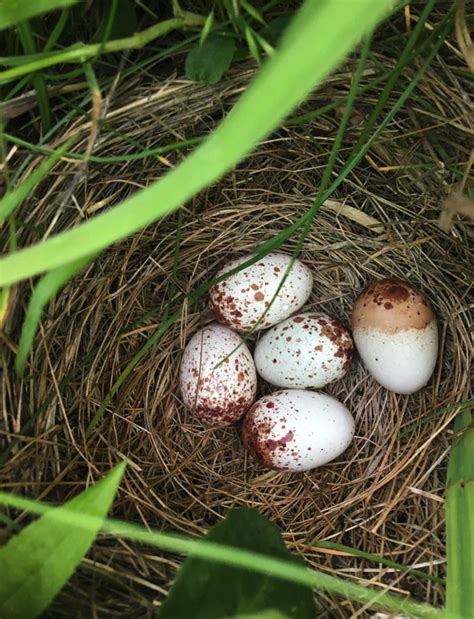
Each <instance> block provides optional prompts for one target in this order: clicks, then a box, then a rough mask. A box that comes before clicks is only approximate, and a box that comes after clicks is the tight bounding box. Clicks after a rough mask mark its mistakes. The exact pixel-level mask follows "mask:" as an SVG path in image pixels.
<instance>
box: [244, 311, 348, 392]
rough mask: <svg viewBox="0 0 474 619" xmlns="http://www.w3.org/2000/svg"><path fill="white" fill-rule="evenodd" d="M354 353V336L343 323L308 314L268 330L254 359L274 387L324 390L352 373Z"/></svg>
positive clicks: (257, 347) (257, 348) (259, 372)
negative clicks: (328, 385)
mask: <svg viewBox="0 0 474 619" xmlns="http://www.w3.org/2000/svg"><path fill="white" fill-rule="evenodd" d="M353 354H354V345H353V342H352V338H351V334H350V333H349V330H348V329H346V327H345V326H344V325H343V324H342V323H341V322H340V321H339V320H337V319H336V318H333V317H332V316H328V315H327V314H321V313H317V312H306V313H304V314H297V315H296V316H292V317H291V318H288V319H287V320H284V321H283V322H280V323H279V324H278V325H276V326H274V327H272V328H271V329H270V330H269V331H267V332H266V333H265V334H264V335H263V337H262V338H261V339H260V340H259V342H258V344H257V346H256V348H255V354H254V359H255V366H256V368H257V373H258V374H260V376H261V377H262V378H264V379H265V380H267V381H268V382H269V383H271V384H272V385H275V386H277V387H291V388H307V387H312V388H321V387H324V386H325V385H327V384H329V383H331V382H333V381H335V380H338V379H340V378H342V377H343V376H344V375H345V374H346V373H347V372H348V371H349V369H350V367H351V363H352V357H353Z"/></svg>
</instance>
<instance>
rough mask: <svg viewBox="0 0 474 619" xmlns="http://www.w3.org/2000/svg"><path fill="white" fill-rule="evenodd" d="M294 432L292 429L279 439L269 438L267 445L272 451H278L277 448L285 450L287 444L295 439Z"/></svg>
mask: <svg viewBox="0 0 474 619" xmlns="http://www.w3.org/2000/svg"><path fill="white" fill-rule="evenodd" d="M293 436H294V435H293V432H292V431H291V430H290V431H289V432H287V433H286V434H285V436H282V437H281V438H279V439H277V440H273V439H271V438H269V439H267V441H266V443H267V447H268V449H270V451H276V450H277V449H278V450H280V451H284V450H285V449H286V444H287V443H289V442H290V441H292V440H293Z"/></svg>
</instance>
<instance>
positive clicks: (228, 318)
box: [209, 252, 313, 331]
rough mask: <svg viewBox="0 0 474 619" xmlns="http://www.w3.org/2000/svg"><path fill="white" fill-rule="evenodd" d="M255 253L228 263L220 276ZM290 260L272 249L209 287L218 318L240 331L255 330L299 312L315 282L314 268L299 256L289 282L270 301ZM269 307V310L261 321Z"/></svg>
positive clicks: (212, 307) (213, 308)
mask: <svg viewBox="0 0 474 619" xmlns="http://www.w3.org/2000/svg"><path fill="white" fill-rule="evenodd" d="M251 257H252V256H250V255H249V256H243V257H241V258H238V259H237V260H233V261H232V262H229V263H227V264H226V265H225V266H224V268H223V269H221V270H220V271H219V272H218V273H217V274H216V277H220V276H221V275H223V274H224V273H227V272H229V271H231V270H232V269H234V268H236V267H238V266H239V265H241V264H242V263H244V262H246V261H247V260H249V259H250V258H251ZM290 261H291V256H287V255H286V254H282V253H279V252H274V253H270V254H268V255H267V256H264V257H263V258H261V259H260V260H258V261H257V262H256V263H254V264H253V265H251V266H249V267H246V268H244V269H243V270H242V271H239V272H237V273H235V274H234V275H231V276H230V277H228V278H227V279H225V280H223V281H222V282H220V283H219V284H215V285H214V286H213V287H212V288H211V289H210V291H209V305H210V307H211V309H212V311H213V312H214V315H215V317H216V319H217V320H218V321H219V322H220V323H222V324H224V325H226V326H228V327H230V328H232V329H236V330H237V331H251V330H252V329H255V330H258V329H266V328H268V327H271V326H272V325H274V324H276V323H278V322H280V321H282V320H284V319H285V318H288V316H291V314H293V313H294V312H297V311H298V310H299V309H300V308H301V307H302V306H303V305H304V304H305V303H306V301H307V300H308V298H309V295H310V294H311V288H312V285H313V277H312V275H311V271H310V270H309V269H308V267H307V266H305V265H304V264H303V263H302V262H300V261H299V260H295V262H294V263H293V265H292V267H291V270H290V271H289V273H288V276H287V278H286V280H285V283H284V284H283V286H282V288H281V290H280V291H279V292H278V295H277V296H276V298H275V299H274V301H273V303H272V304H271V305H270V303H271V301H272V299H273V297H274V296H275V294H276V292H277V290H278V287H279V285H280V284H281V282H282V280H283V277H284V275H285V272H286V270H287V269H288V267H289V265H290ZM269 306H270V307H269ZM267 308H269V309H268V312H267V313H266V314H265V316H264V317H263V319H262V320H261V321H260V322H258V321H259V319H260V318H261V316H262V315H263V314H264V312H265V310H266V309H267ZM257 323H258V324H257Z"/></svg>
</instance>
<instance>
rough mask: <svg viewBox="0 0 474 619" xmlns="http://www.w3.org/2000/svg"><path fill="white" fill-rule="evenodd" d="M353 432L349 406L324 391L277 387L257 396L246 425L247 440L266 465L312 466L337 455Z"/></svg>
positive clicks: (279, 467)
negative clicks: (273, 390)
mask: <svg viewBox="0 0 474 619" xmlns="http://www.w3.org/2000/svg"><path fill="white" fill-rule="evenodd" d="M353 436H354V419H353V418H352V415H351V414H350V413H349V411H348V410H347V408H346V407H345V406H344V405H343V404H342V403H341V402H339V401H338V400H336V399H335V398H333V397H331V396H329V395H326V394H324V393H316V392H314V391H305V390H303V389H286V390H281V391H276V392H274V393H272V394H270V395H266V396H264V397H263V398H261V399H260V400H258V401H257V402H256V403H255V404H254V405H253V406H252V408H251V409H250V410H249V412H248V413H247V415H246V417H245V420H244V425H243V440H244V444H245V446H246V447H247V449H248V450H249V452H250V453H251V455H252V456H253V457H254V458H255V459H256V460H257V461H258V462H260V463H261V464H263V465H264V466H266V467H268V468H271V469H276V470H280V471H296V472H298V471H299V472H301V471H309V470H311V469H314V468H316V467H318V466H322V465H323V464H327V463H328V462H330V461H331V460H334V458H337V457H338V456H339V455H340V454H342V452H343V451H345V450H346V449H347V447H348V446H349V444H350V442H351V440H352V438H353Z"/></svg>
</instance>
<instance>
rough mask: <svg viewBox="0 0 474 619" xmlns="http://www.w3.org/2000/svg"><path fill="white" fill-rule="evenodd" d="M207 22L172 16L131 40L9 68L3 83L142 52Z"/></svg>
mask: <svg viewBox="0 0 474 619" xmlns="http://www.w3.org/2000/svg"><path fill="white" fill-rule="evenodd" d="M204 22H205V18H204V17H202V16H201V15H197V14H195V13H190V12H188V11H183V14H182V16H181V17H173V18H171V19H167V20H165V21H162V22H159V23H158V24H155V25H154V26H150V28H147V29H146V30H142V31H141V32H137V33H136V34H134V35H132V36H130V37H125V38H123V39H115V40H113V41H108V42H107V43H106V44H105V45H102V43H96V44H93V45H84V44H81V45H77V46H76V45H74V46H73V47H70V48H69V49H67V50H65V51H64V52H59V53H57V54H56V53H55V54H53V55H49V56H46V57H43V58H39V59H38V60H34V61H32V62H28V63H26V64H22V65H20V66H18V67H14V68H13V69H8V70H7V71H3V72H2V73H0V84H5V83H6V82H9V81H10V80H13V79H17V78H18V77H21V76H22V75H27V74H28V73H32V72H33V71H39V70H41V69H45V68H46V67H52V66H54V65H57V64H62V63H67V62H72V63H74V62H85V61H86V60H88V59H89V58H93V57H94V56H97V55H98V54H99V53H102V54H111V53H114V52H120V51H122V50H125V49H141V48H142V47H145V45H147V44H148V43H150V42H151V41H153V40H154V39H157V38H158V37H161V36H164V35H165V34H168V32H171V31H172V30H176V29H178V28H189V27H192V26H201V25H202V24H204Z"/></svg>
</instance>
